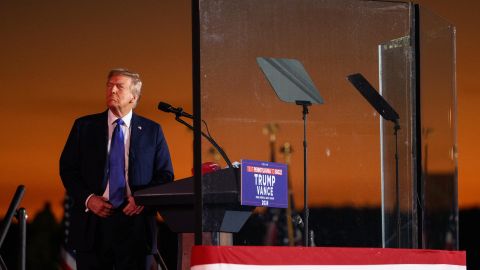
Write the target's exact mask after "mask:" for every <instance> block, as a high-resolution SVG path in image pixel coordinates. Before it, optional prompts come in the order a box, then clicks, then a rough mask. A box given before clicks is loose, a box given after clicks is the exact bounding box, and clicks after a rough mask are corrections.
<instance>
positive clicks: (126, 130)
mask: <svg viewBox="0 0 480 270" xmlns="http://www.w3.org/2000/svg"><path fill="white" fill-rule="evenodd" d="M117 119H118V117H117V116H116V115H115V114H113V113H112V111H110V110H108V143H107V153H108V155H107V159H108V158H109V155H110V144H111V142H112V134H113V130H114V129H115V127H116V125H117V124H116V123H115V121H117ZM122 120H123V122H124V125H122V131H123V137H124V139H125V187H126V192H127V194H126V195H127V196H130V195H132V192H131V190H130V187H129V186H128V156H129V150H130V133H131V132H130V130H131V128H130V126H131V125H130V124H131V122H132V110H130V112H129V113H127V114H126V115H125V116H124V117H122ZM99 181H101V179H99ZM109 187H110V178H108V179H107V188H106V189H105V191H104V192H103V195H102V196H103V197H104V198H105V199H107V200H108V199H109V196H110V193H109ZM93 195H94V194H90V196H88V198H87V200H85V208H86V211H88V207H87V203H88V200H89V199H90V198H91V197H92V196H93Z"/></svg>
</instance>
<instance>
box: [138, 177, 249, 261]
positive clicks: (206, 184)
mask: <svg viewBox="0 0 480 270" xmlns="http://www.w3.org/2000/svg"><path fill="white" fill-rule="evenodd" d="M202 182H203V203H204V205H203V231H204V232H212V233H213V234H211V235H212V238H211V239H212V244H213V245H219V244H221V243H220V242H221V241H220V234H218V233H236V232H238V231H239V230H240V229H241V228H242V226H243V225H244V224H245V222H246V221H247V219H248V218H249V217H250V214H251V212H252V210H253V209H254V207H252V206H242V205H240V169H236V168H228V169H222V170H219V171H215V172H211V173H208V174H205V175H203V179H202ZM134 197H135V201H136V203H137V204H139V205H144V206H149V207H154V208H155V209H156V210H157V211H158V212H159V213H160V214H161V215H162V217H163V218H164V220H165V223H166V224H167V226H168V227H169V228H170V230H172V231H173V232H176V233H181V235H179V243H178V254H179V256H178V266H179V267H178V268H179V269H187V268H188V267H189V263H190V253H191V247H192V246H193V232H194V231H195V212H194V203H195V194H194V185H193V177H188V178H184V179H179V180H176V181H174V182H171V183H167V184H163V185H159V186H155V187H150V188H146V189H143V190H140V191H137V192H135V193H134ZM180 266H182V267H180Z"/></svg>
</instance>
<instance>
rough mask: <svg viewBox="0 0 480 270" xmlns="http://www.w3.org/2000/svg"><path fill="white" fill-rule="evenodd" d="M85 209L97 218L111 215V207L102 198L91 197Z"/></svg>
mask: <svg viewBox="0 0 480 270" xmlns="http://www.w3.org/2000/svg"><path fill="white" fill-rule="evenodd" d="M87 208H88V209H89V210H90V211H92V212H93V213H94V214H96V215H97V216H100V217H103V218H106V217H108V216H110V215H112V213H113V206H112V205H111V204H110V203H109V202H108V201H107V199H105V198H104V197H102V196H97V195H93V196H92V197H90V199H89V200H88V202H87Z"/></svg>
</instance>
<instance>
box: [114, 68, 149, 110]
mask: <svg viewBox="0 0 480 270" xmlns="http://www.w3.org/2000/svg"><path fill="white" fill-rule="evenodd" d="M118 75H122V76H125V77H129V78H130V79H132V86H131V89H130V90H131V91H132V93H133V95H134V96H136V97H137V102H136V103H135V106H137V103H138V100H140V95H141V94H142V81H141V80H140V75H139V74H138V73H135V72H132V71H130V70H128V69H126V68H114V69H112V70H110V72H109V73H108V77H107V80H110V78H112V77H113V76H118Z"/></svg>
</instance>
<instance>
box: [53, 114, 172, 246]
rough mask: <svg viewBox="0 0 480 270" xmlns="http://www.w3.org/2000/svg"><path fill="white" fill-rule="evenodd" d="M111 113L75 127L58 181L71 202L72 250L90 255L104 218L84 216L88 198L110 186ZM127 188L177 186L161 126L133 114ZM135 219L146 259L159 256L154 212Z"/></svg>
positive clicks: (81, 121) (87, 118) (90, 117)
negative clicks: (108, 169)
mask: <svg viewBox="0 0 480 270" xmlns="http://www.w3.org/2000/svg"><path fill="white" fill-rule="evenodd" d="M107 112H108V111H105V112H103V113H99V114H93V115H88V116H84V117H81V118H79V119H77V120H76V121H75V123H74V124H73V127H72V130H71V131H70V135H69V136H68V140H67V143H66V144H65V147H64V149H63V152H62V155H61V157H60V177H61V178H62V182H63V185H64V186H65V189H66V190H67V194H68V195H69V196H70V198H72V199H73V205H72V208H71V219H70V224H71V225H70V226H71V230H70V235H69V244H70V246H71V247H72V248H74V249H76V250H79V251H89V250H91V249H92V247H93V243H94V240H95V230H96V227H97V224H98V221H99V219H100V217H98V216H96V215H95V214H93V213H92V212H91V211H89V212H85V200H86V199H87V197H88V196H89V195H90V194H95V195H100V196H101V195H102V194H103V192H104V191H105V188H106V185H107V173H106V172H107V170H106V168H107V166H106V162H107V160H108V154H107V143H108V123H107V122H108V114H107ZM130 129H131V135H130V149H129V161H128V162H129V163H128V181H129V183H128V184H129V187H130V189H131V191H132V193H133V192H135V191H137V190H139V189H143V188H145V187H149V186H154V185H159V184H163V183H167V182H170V181H173V168H172V162H171V159H170V153H169V150H168V146H167V143H166V141H165V137H164V135H163V132H162V129H161V127H160V125H159V124H157V123H155V122H153V121H151V120H149V119H146V118H144V117H141V116H139V115H136V114H135V113H133V115H132V120H131V124H130ZM133 218H134V219H135V221H134V224H135V225H134V226H135V230H134V231H135V234H138V235H136V238H137V239H138V243H139V245H141V247H132V248H141V249H143V248H145V251H146V253H147V254H148V253H151V252H155V251H156V227H155V226H156V224H155V211H154V210H152V209H148V208H145V209H144V211H143V212H142V213H141V214H140V215H136V216H134V217H133Z"/></svg>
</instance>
